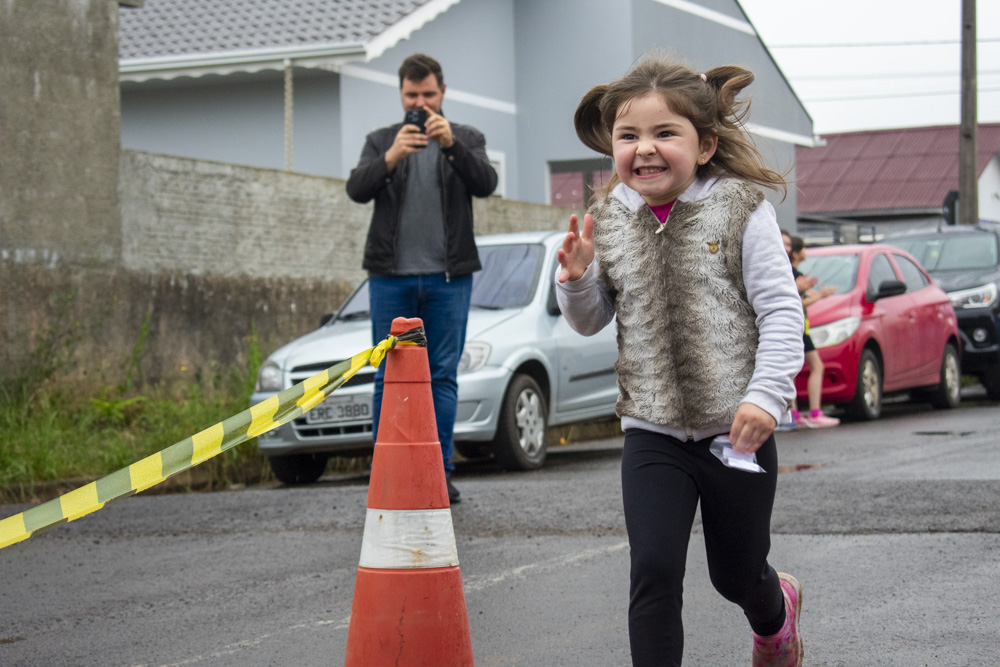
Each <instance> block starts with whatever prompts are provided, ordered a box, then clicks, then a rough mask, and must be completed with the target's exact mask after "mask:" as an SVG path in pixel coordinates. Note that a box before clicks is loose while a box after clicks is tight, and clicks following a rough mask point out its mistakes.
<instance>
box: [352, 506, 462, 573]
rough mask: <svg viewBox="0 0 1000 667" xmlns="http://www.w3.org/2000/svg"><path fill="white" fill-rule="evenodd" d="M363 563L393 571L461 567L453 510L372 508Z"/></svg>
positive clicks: (363, 546)
mask: <svg viewBox="0 0 1000 667" xmlns="http://www.w3.org/2000/svg"><path fill="white" fill-rule="evenodd" d="M359 565H360V566H361V567H370V568H377V569H389V570H405V569H412V568H429V567H455V566H457V565H458V548H457V547H456V546H455V530H454V528H453V527H452V524H451V510H450V509H447V508H445V509H437V510H379V509H371V508H368V513H367V516H366V517H365V534H364V537H362V539H361V562H360V563H359Z"/></svg>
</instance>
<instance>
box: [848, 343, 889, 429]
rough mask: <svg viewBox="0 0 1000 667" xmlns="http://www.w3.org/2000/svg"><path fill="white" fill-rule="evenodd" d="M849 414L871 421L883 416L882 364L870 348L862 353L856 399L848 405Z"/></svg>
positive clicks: (855, 393)
mask: <svg viewBox="0 0 1000 667" xmlns="http://www.w3.org/2000/svg"><path fill="white" fill-rule="evenodd" d="M847 414H848V415H850V416H851V417H853V418H854V419H859V420H864V421H870V420H872V419H878V418H879V415H881V414H882V364H880V363H879V360H878V356H877V355H876V354H875V352H873V351H872V350H871V349H870V348H866V349H865V351H864V352H862V353H861V361H860V362H859V363H858V380H857V385H856V386H855V389H854V398H852V399H851V402H850V403H848V404H847Z"/></svg>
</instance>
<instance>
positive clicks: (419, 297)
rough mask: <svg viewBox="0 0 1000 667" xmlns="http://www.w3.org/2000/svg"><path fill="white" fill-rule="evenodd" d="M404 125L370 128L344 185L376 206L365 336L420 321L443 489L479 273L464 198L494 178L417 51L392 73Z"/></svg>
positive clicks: (380, 373)
mask: <svg viewBox="0 0 1000 667" xmlns="http://www.w3.org/2000/svg"><path fill="white" fill-rule="evenodd" d="M399 93H400V99H401V100H402V103H403V110H404V113H405V115H404V120H403V122H400V123H396V124H395V125H390V126H388V127H383V128H381V129H378V130H375V131H374V132H372V133H371V134H369V135H368V137H367V138H366V139H365V146H364V148H363V149H362V151H361V159H360V160H359V161H358V166H356V167H355V168H354V169H353V170H352V171H351V175H350V178H349V179H348V180H347V194H348V196H349V197H350V198H351V199H353V200H354V201H356V202H358V203H362V204H364V203H367V202H369V201H371V200H373V199H374V200H375V210H374V212H373V213H372V220H371V224H370V226H369V228H368V238H367V241H366V242H365V255H364V262H363V264H362V266H363V268H365V269H366V270H367V271H368V275H369V281H368V286H369V298H370V310H371V319H372V338H373V340H374V341H375V342H376V343H377V342H379V341H381V340H383V339H384V338H385V337H386V336H388V335H389V328H390V326H391V324H392V320H393V318H396V317H419V318H421V319H422V320H423V321H424V329H425V330H426V333H427V356H428V359H429V361H430V370H431V392H432V394H433V396H434V413H435V417H436V419H437V429H438V439H439V440H440V441H441V453H442V457H443V459H444V467H445V475H446V477H448V495H449V497H450V499H451V502H453V503H455V502H458V499H459V493H458V490H457V489H455V487H454V485H453V484H452V483H451V479H450V477H451V471H452V470H453V469H454V465H453V464H452V462H451V457H452V454H453V453H454V441H453V437H452V434H453V431H454V427H455V413H456V409H457V406H458V362H459V360H460V359H461V356H462V348H463V347H464V346H465V327H466V323H467V322H468V318H469V301H470V298H471V295H472V272H473V271H478V270H479V269H480V268H482V267H481V265H480V263H479V254H478V252H477V251H476V243H475V238H474V234H475V233H474V231H473V226H472V197H487V196H489V195H490V194H492V193H493V190H494V189H496V186H497V174H496V172H495V171H494V170H493V167H492V166H490V162H489V159H488V158H487V157H486V139H485V138H484V137H483V135H482V133H481V132H479V131H478V130H476V129H475V128H473V127H470V126H468V125H459V124H457V123H451V122H449V121H448V119H446V118H445V117H444V114H443V113H442V111H441V103H442V101H443V100H444V94H445V83H444V76H443V74H442V72H441V65H439V64H438V62H437V61H436V60H434V59H433V58H431V57H430V56H426V55H424V54H421V53H418V54H414V55H412V56H410V57H409V58H407V59H406V60H404V61H403V64H402V65H401V66H400V68H399ZM384 375H385V365H384V364H383V365H382V366H380V367H379V369H378V370H377V371H376V373H375V397H374V402H373V404H372V409H373V420H372V426H373V435H377V433H378V419H379V412H380V411H381V407H382V379H383V377H384Z"/></svg>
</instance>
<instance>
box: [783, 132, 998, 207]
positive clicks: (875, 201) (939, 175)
mask: <svg viewBox="0 0 1000 667" xmlns="http://www.w3.org/2000/svg"><path fill="white" fill-rule="evenodd" d="M823 138H824V139H825V140H826V145H825V146H822V147H818V148H803V147H798V148H796V149H795V164H796V175H797V179H796V183H795V188H796V192H797V202H798V209H799V213H800V214H810V213H812V214H821V213H822V214H827V215H836V214H844V213H850V212H861V211H866V212H867V211H871V212H875V211H886V210H897V209H907V210H914V209H940V208H941V206H942V204H943V203H944V200H945V197H946V196H947V195H948V192H949V191H951V190H958V140H959V126H958V125H943V126H936V127H913V128H904V129H893V130H876V131H870V132H847V133H844V134H826V135H823ZM976 148H977V153H978V159H977V171H976V173H977V175H982V173H983V170H984V169H985V168H986V166H987V165H988V164H989V162H990V160H992V159H993V158H994V157H996V156H997V151H1000V123H990V124H986V123H984V124H980V125H979V127H978V132H977V142H976Z"/></svg>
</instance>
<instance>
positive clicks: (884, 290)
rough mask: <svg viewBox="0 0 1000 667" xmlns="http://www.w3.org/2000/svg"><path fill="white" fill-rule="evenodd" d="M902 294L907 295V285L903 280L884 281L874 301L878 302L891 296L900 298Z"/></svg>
mask: <svg viewBox="0 0 1000 667" xmlns="http://www.w3.org/2000/svg"><path fill="white" fill-rule="evenodd" d="M900 294H906V283H904V282H903V281H902V280H883V281H882V283H881V284H880V285H879V286H878V292H876V293H875V298H873V299H872V301H878V300H879V299H884V298H886V297H890V296H899V295H900Z"/></svg>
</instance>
